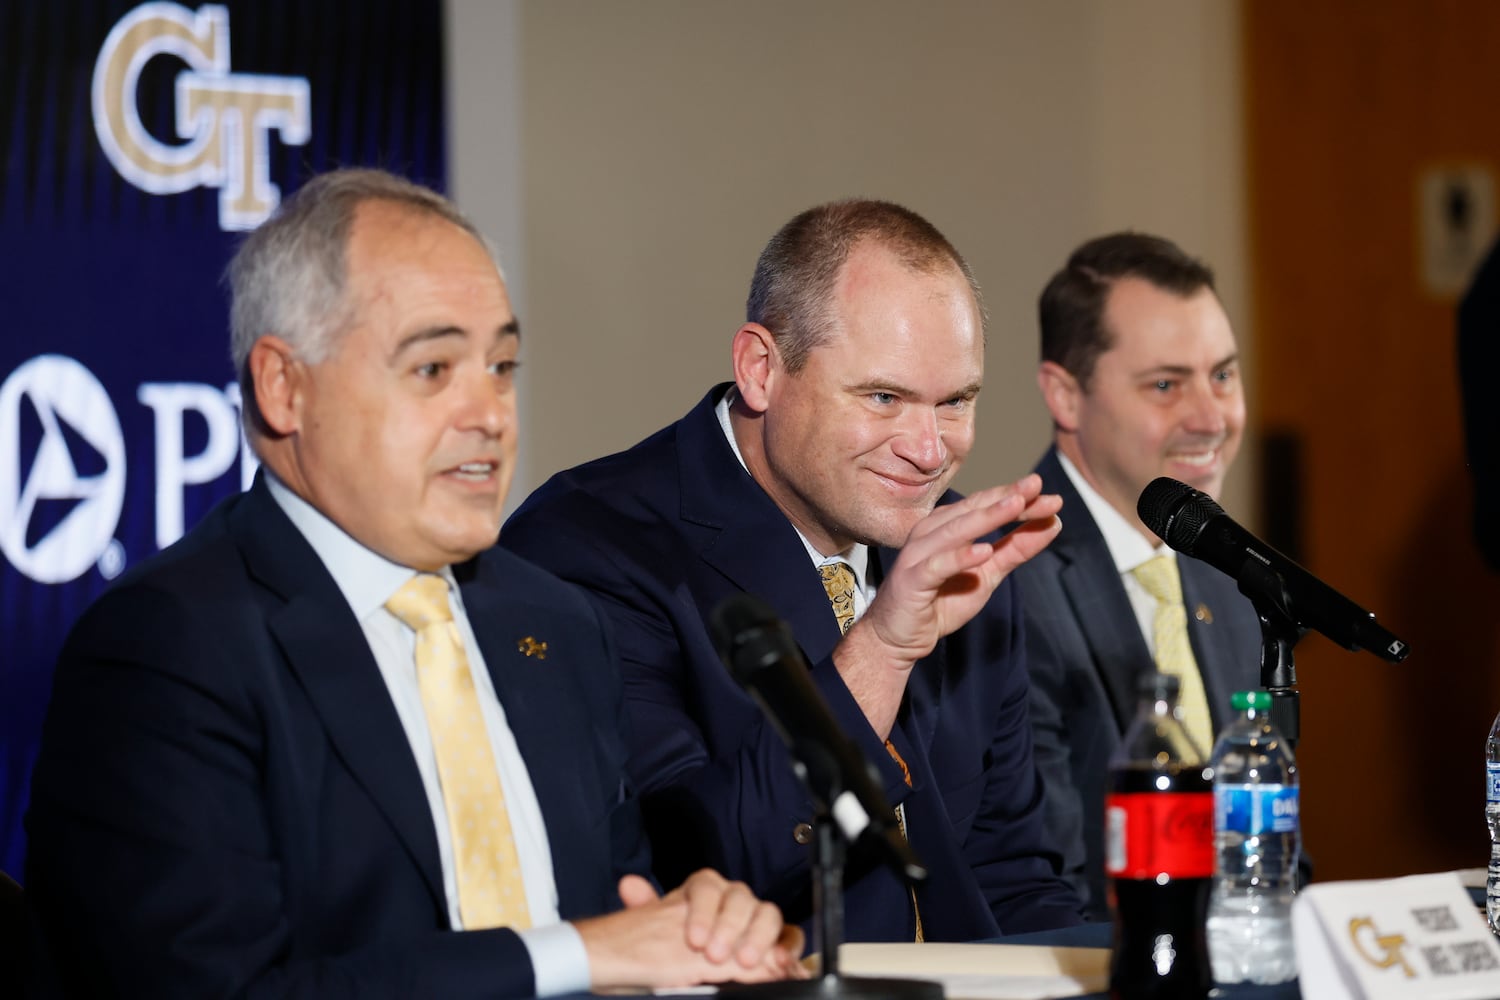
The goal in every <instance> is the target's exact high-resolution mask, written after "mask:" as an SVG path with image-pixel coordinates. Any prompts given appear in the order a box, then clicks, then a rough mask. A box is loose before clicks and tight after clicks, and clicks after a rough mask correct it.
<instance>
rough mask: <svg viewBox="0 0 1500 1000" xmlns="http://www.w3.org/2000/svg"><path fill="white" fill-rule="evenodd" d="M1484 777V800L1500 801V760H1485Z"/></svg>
mask: <svg viewBox="0 0 1500 1000" xmlns="http://www.w3.org/2000/svg"><path fill="white" fill-rule="evenodd" d="M1484 777H1485V782H1484V785H1485V788H1484V791H1485V795H1484V800H1485V801H1486V802H1500V762H1496V763H1493V764H1492V763H1490V762H1489V761H1485V764H1484Z"/></svg>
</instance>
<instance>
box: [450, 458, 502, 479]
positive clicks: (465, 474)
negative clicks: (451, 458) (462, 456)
mask: <svg viewBox="0 0 1500 1000" xmlns="http://www.w3.org/2000/svg"><path fill="white" fill-rule="evenodd" d="M496 468H497V465H496V463H494V462H465V463H463V464H462V465H460V466H458V467H457V468H455V469H449V470H448V474H449V475H450V476H453V477H454V478H455V479H461V480H463V481H464V482H469V483H482V482H487V481H488V480H489V479H491V478H493V477H494V475H495V469H496Z"/></svg>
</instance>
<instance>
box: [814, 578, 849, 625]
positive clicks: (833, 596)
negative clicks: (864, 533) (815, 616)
mask: <svg viewBox="0 0 1500 1000" xmlns="http://www.w3.org/2000/svg"><path fill="white" fill-rule="evenodd" d="M818 575H819V576H821V577H822V578H823V591H824V593H826V594H827V595H828V603H829V604H832V605H833V617H834V618H836V619H838V623H839V632H840V633H847V632H848V631H849V628H850V626H852V625H853V624H854V570H852V569H850V568H849V564H848V563H846V562H831V563H824V564H823V565H822V566H819V567H818Z"/></svg>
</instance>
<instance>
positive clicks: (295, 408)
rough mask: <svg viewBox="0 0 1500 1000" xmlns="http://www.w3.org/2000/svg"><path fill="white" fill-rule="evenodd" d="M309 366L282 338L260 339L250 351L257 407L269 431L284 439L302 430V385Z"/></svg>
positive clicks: (251, 372)
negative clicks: (298, 357)
mask: <svg viewBox="0 0 1500 1000" xmlns="http://www.w3.org/2000/svg"><path fill="white" fill-rule="evenodd" d="M306 377H307V366H306V365H304V364H303V363H302V362H301V361H299V360H297V356H296V353H295V352H294V351H293V350H292V346H291V345H290V344H288V343H287V342H286V341H284V340H282V339H281V338H280V337H277V336H274V335H267V336H264V337H261V338H260V339H259V340H257V341H256V342H255V345H254V346H253V347H251V348H250V381H251V383H252V384H253V385H254V386H255V406H256V409H258V410H259V411H260V417H261V420H262V421H263V422H264V423H265V425H266V428H267V429H268V430H270V431H272V432H274V433H276V434H279V435H282V436H285V435H287V434H291V433H292V432H294V431H296V430H299V429H300V428H301V422H302V391H303V382H304V380H305V379H306Z"/></svg>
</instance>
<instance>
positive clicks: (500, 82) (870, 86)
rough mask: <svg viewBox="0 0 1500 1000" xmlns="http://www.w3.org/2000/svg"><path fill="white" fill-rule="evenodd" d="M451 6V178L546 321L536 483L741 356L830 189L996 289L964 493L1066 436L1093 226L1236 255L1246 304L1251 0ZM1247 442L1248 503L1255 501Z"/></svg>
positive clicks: (535, 407)
mask: <svg viewBox="0 0 1500 1000" xmlns="http://www.w3.org/2000/svg"><path fill="white" fill-rule="evenodd" d="M448 12H449V30H450V35H451V37H452V39H453V42H452V52H453V60H452V71H451V72H452V88H451V100H452V111H453V121H452V122H451V123H450V128H451V133H452V135H453V143H454V147H453V148H454V163H453V171H454V190H455V194H456V195H457V197H458V199H459V201H460V202H462V203H463V204H465V205H466V206H467V207H468V208H469V209H470V210H471V211H473V212H474V213H475V214H476V215H477V216H478V217H479V219H480V221H481V224H482V225H484V226H486V228H487V229H488V230H489V231H490V232H491V233H492V234H493V235H494V236H495V237H496V238H497V240H498V241H499V242H500V243H501V246H502V250H503V252H504V253H505V255H506V259H507V262H508V263H507V270H508V273H509V276H510V278H511V282H512V285H513V286H515V294H516V298H517V301H518V308H519V309H520V310H521V316H522V322H523V325H524V328H525V352H524V356H525V363H526V367H525V370H524V390H523V391H524V394H525V396H524V418H525V420H526V433H525V446H524V457H523V467H522V469H521V470H520V475H519V477H518V481H517V496H518V497H519V496H524V494H525V492H526V491H527V490H529V489H530V488H531V487H533V486H535V485H536V484H538V483H539V482H540V481H541V480H542V479H544V478H545V477H546V476H548V475H550V474H551V473H553V472H555V471H557V470H558V469H561V468H564V467H566V466H568V465H571V464H574V463H576V462H580V461H583V460H585V459H588V458H592V457H595V456H597V455H601V454H604V453H606V452H609V451H614V450H617V449H620V448H623V447H626V446H628V445H630V444H632V443H633V442H635V441H636V440H638V439H639V438H641V437H643V436H645V435H646V434H648V433H650V432H651V431H653V430H655V429H656V428H657V427H659V426H661V425H662V424H665V423H666V422H668V421H670V420H673V419H675V418H676V417H678V416H680V415H681V414H682V413H683V412H685V411H686V410H687V409H688V407H689V406H691V405H692V404H693V403H694V402H696V401H697V399H698V398H699V396H700V395H701V394H702V393H703V391H704V390H705V389H706V388H707V387H708V385H710V384H711V383H713V382H715V381H718V380H721V379H723V378H724V377H726V373H727V371H728V344H729V338H730V335H731V334H732V333H733V331H734V330H735V328H736V326H737V325H738V323H739V322H740V321H741V319H742V315H743V308H744V298H745V292H746V288H747V286H748V283H749V278H750V272H751V269H752V268H753V266H754V262H755V256H756V254H757V252H758V251H759V249H760V247H761V245H762V244H763V243H764V242H765V240H766V239H767V238H768V237H769V236H770V234H771V233H772V232H773V231H774V230H775V229H776V228H777V227H778V226H779V225H780V224H781V223H782V222H784V221H785V220H786V219H788V218H790V217H791V216H792V215H793V214H795V213H796V212H797V211H800V210H801V209H803V208H806V207H807V206H809V205H811V204H814V203H816V202H819V201H823V200H827V199H831V198H836V197H841V196H845V195H852V194H863V195H871V196H878V197H883V198H889V199H892V200H896V201H899V202H902V203H905V204H907V205H909V206H910V207H912V208H914V209H916V210H917V211H919V212H921V213H922V214H924V215H926V216H927V217H928V218H930V219H931V220H932V221H933V222H934V223H936V224H937V226H938V227H939V228H940V229H942V230H943V231H944V232H945V233H946V234H947V235H948V236H949V237H950V238H951V239H952V240H953V241H954V243H955V244H956V245H957V246H958V248H959V249H960V251H962V252H963V253H964V254H965V255H966V256H967V257H968V258H969V260H970V262H971V264H972V265H973V267H974V270H975V272H976V273H977V275H978V277H979V280H980V282H981V283H982V285H983V286H984V289H985V294H986V297H987V301H988V305H989V310H990V318H991V326H990V344H989V351H988V371H987V380H986V386H985V391H984V395H983V397H982V402H981V406H980V417H979V420H980V429H979V435H980V437H979V445H978V447H977V448H976V450H975V453H974V455H973V456H972V457H971V459H970V462H969V465H968V466H967V467H966V468H965V470H964V472H963V473H962V474H961V475H960V478H959V480H958V485H959V486H960V487H961V488H966V489H973V488H977V487H978V486H981V485H984V484H986V483H989V482H993V481H1000V480H1009V479H1013V478H1015V477H1016V476H1018V475H1020V474H1021V473H1023V472H1025V471H1026V470H1027V469H1029V468H1030V466H1031V464H1032V463H1033V462H1034V461H1035V459H1036V457H1037V456H1038V454H1039V453H1040V452H1041V450H1042V448H1043V447H1044V445H1045V443H1046V441H1047V439H1048V435H1049V426H1048V423H1047V420H1046V418H1045V413H1044V410H1043V408H1042V406H1041V402H1040V400H1039V399H1038V397H1037V393H1036V388H1035V383H1034V381H1033V371H1034V369H1035V364H1036V329H1035V319H1034V309H1035V300H1036V295H1037V293H1038V291H1039V290H1040V288H1041V286H1042V284H1043V283H1044V282H1045V280H1046V278H1047V277H1048V275H1049V274H1050V273H1051V272H1052V271H1053V270H1055V269H1056V268H1057V267H1058V266H1059V265H1060V264H1061V262H1062V260H1063V258H1064V257H1065V256H1066V254H1067V252H1068V250H1069V249H1070V248H1071V247H1072V246H1074V245H1075V244H1077V243H1078V242H1080V241H1082V240H1083V239H1085V238H1087V237H1089V236H1092V235H1096V234H1098V233H1100V232H1103V231H1107V230H1109V229H1114V228H1121V227H1133V228H1139V229H1148V230H1157V231H1160V232H1163V233H1165V234H1166V235H1169V236H1171V237H1173V238H1174V239H1176V240H1178V241H1179V242H1180V243H1182V244H1183V245H1184V246H1185V247H1186V248H1188V249H1189V250H1191V251H1193V252H1196V253H1198V254H1200V255H1202V256H1204V257H1206V258H1207V259H1208V260H1209V261H1210V262H1211V263H1213V264H1214V265H1215V266H1216V268H1217V270H1218V272H1219V275H1220V286H1221V293H1222V295H1223V298H1224V300H1225V304H1226V307H1227V308H1228V310H1229V313H1230V316H1231V318H1232V319H1234V320H1235V321H1236V326H1237V327H1238V328H1240V329H1245V328H1246V317H1245V308H1246V304H1247V301H1248V294H1247V289H1246V287H1245V286H1246V279H1245V249H1244V219H1243V211H1242V195H1241V191H1242V187H1243V185H1242V178H1241V166H1240V163H1241V134H1240V114H1239V95H1238V90H1237V88H1238V86H1239V69H1238V53H1239V39H1238V34H1239V27H1238V23H1239V22H1238V11H1237V6H1236V4H1235V3H1233V2H1230V0H1210V2H1200V0H1152V2H1149V3H1147V2H1140V3H1129V4H1125V3H1114V2H1110V0H1009V2H996V3H981V2H973V3H958V2H950V3H926V4H911V3H905V2H893V0H825V2H811V3H810V2H800V0H799V2H792V0H760V2H757V3H747V4H730V3H727V2H703V0H645V2H634V3H624V2H611V0H504V2H486V0H449V4H448ZM1245 346H1248V345H1245ZM1252 374H1253V373H1252ZM1252 420H1253V415H1252ZM1250 453H1252V452H1251V451H1250V450H1249V449H1247V451H1246V454H1250ZM1246 464H1247V462H1246V461H1243V460H1242V468H1241V469H1240V474H1239V475H1238V476H1236V477H1235V479H1234V480H1233V481H1232V483H1231V488H1230V493H1229V495H1228V496H1227V497H1226V506H1227V507H1228V508H1229V509H1230V510H1231V511H1236V510H1238V511H1244V510H1246V509H1247V507H1248V499H1247V496H1246V494H1247V493H1248V489H1247V482H1248V478H1249V477H1248V476H1247V475H1245V473H1246V471H1247V470H1246V469H1245V468H1243V466H1244V465H1246Z"/></svg>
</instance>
